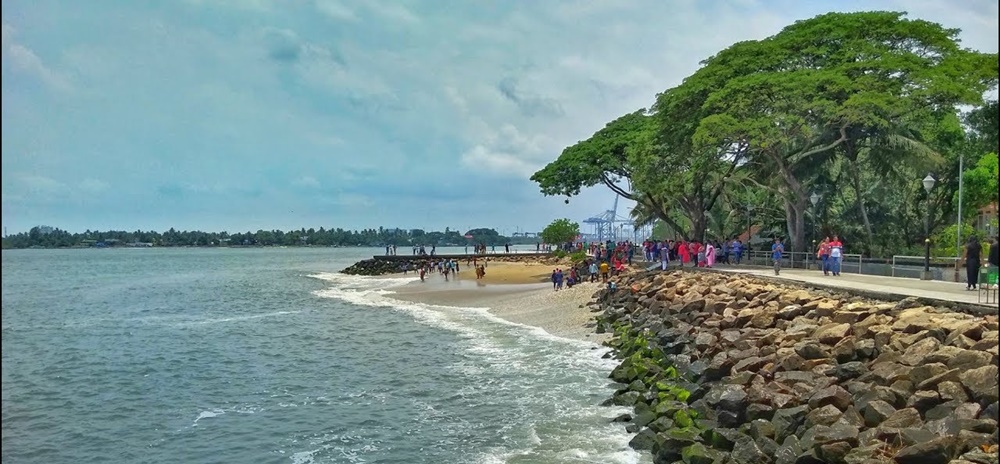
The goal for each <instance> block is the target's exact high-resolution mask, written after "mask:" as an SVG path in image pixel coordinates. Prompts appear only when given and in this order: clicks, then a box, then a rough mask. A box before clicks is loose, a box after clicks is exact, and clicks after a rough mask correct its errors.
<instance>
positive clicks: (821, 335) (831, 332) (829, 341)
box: [812, 324, 851, 345]
mask: <svg viewBox="0 0 1000 464" xmlns="http://www.w3.org/2000/svg"><path fill="white" fill-rule="evenodd" d="M850 333H851V325H850V324H827V325H824V326H821V327H820V328H818V329H816V331H815V332H813V335H812V336H813V338H815V339H816V340H819V342H820V343H823V344H826V345H836V344H837V342H839V341H840V340H842V339H843V338H844V337H846V336H847V335H849V334H850Z"/></svg>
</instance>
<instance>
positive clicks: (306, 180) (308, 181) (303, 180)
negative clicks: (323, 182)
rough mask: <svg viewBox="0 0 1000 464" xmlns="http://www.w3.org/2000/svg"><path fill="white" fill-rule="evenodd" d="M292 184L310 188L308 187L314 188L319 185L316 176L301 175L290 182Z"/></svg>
mask: <svg viewBox="0 0 1000 464" xmlns="http://www.w3.org/2000/svg"><path fill="white" fill-rule="evenodd" d="M292 185H294V186H296V187H303V188H310V189H315V188H319V187H320V184H319V181H318V180H316V178H315V177H313V176H302V177H299V178H298V179H295V180H294V181H293V182H292Z"/></svg>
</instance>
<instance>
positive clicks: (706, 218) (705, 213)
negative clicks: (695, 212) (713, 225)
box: [701, 209, 711, 242]
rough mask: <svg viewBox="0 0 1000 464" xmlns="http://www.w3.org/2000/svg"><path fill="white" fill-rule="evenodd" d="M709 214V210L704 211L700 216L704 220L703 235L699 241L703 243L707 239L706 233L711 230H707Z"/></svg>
mask: <svg viewBox="0 0 1000 464" xmlns="http://www.w3.org/2000/svg"><path fill="white" fill-rule="evenodd" d="M710 212H711V211H709V210H707V209H706V210H705V211H702V214H703V216H702V217H703V218H705V235H703V236H702V237H701V241H702V242H704V241H705V240H707V239H708V231H710V230H711V229H709V228H708V218H709V216H708V215H709V213H710Z"/></svg>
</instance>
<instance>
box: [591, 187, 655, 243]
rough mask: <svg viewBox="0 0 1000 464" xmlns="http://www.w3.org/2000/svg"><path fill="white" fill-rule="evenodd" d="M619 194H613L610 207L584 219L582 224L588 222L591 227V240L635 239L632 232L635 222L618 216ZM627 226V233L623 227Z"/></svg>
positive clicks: (614, 240) (615, 240)
mask: <svg viewBox="0 0 1000 464" xmlns="http://www.w3.org/2000/svg"><path fill="white" fill-rule="evenodd" d="M620 197H621V195H615V202H614V204H613V205H612V206H611V209H609V210H606V211H604V212H603V213H601V214H598V215H596V216H593V217H589V218H587V219H584V221H583V223H584V224H590V225H591V226H592V227H593V231H594V232H593V233H592V234H590V238H591V239H592V240H595V241H598V242H603V241H606V240H611V241H612V242H618V241H623V240H626V239H627V240H633V241H641V240H636V236H635V233H634V232H637V231H636V230H635V223H634V222H632V220H630V219H628V218H624V217H621V216H618V199H619V198H620ZM626 227H628V232H629V233H628V234H626V233H625V228H626Z"/></svg>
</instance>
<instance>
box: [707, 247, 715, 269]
mask: <svg viewBox="0 0 1000 464" xmlns="http://www.w3.org/2000/svg"><path fill="white" fill-rule="evenodd" d="M714 264H715V245H713V244H712V242H711V241H708V242H705V266H706V267H712V265H714Z"/></svg>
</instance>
